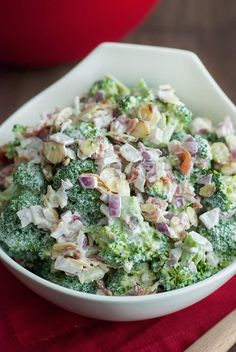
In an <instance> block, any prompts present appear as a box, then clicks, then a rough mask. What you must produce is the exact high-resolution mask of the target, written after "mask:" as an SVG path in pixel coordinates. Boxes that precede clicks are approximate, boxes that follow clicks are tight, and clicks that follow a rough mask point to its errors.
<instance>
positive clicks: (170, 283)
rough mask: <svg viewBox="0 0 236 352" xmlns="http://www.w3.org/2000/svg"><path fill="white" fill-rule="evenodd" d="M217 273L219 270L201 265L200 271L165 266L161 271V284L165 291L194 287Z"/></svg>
mask: <svg viewBox="0 0 236 352" xmlns="http://www.w3.org/2000/svg"><path fill="white" fill-rule="evenodd" d="M216 272H217V268H212V267H209V266H207V265H201V267H200V269H199V270H196V271H193V270H192V269H191V267H189V266H178V267H175V266H170V265H168V264H165V265H164V266H163V268H162V269H161V270H160V274H159V275H160V276H159V280H158V281H159V284H160V286H161V287H162V288H163V290H164V291H170V290H174V289H177V288H182V287H185V286H189V285H192V284H194V283H196V282H198V281H201V280H204V279H206V278H208V277H210V276H212V275H213V274H215V273H216Z"/></svg>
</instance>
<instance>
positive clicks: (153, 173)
mask: <svg viewBox="0 0 236 352" xmlns="http://www.w3.org/2000/svg"><path fill="white" fill-rule="evenodd" d="M146 177H147V180H148V182H150V183H152V182H155V181H156V180H157V173H156V169H155V168H152V169H151V170H149V171H148V172H147V175H146Z"/></svg>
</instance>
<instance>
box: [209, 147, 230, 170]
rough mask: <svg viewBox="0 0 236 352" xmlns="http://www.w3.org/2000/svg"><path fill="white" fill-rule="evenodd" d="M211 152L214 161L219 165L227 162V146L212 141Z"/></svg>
mask: <svg viewBox="0 0 236 352" xmlns="http://www.w3.org/2000/svg"><path fill="white" fill-rule="evenodd" d="M211 152H212V157H213V160H214V161H216V162H217V163H219V164H221V165H224V164H227V162H228V160H229V156H230V153H229V149H228V147H227V146H226V145H225V144H224V143H222V142H216V143H213V144H212V145H211Z"/></svg>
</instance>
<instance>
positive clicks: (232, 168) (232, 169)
mask: <svg viewBox="0 0 236 352" xmlns="http://www.w3.org/2000/svg"><path fill="white" fill-rule="evenodd" d="M219 169H220V171H221V172H222V173H223V174H224V175H236V162H232V163H227V164H224V165H220V167H219Z"/></svg>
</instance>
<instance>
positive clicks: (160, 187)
mask: <svg viewBox="0 0 236 352" xmlns="http://www.w3.org/2000/svg"><path fill="white" fill-rule="evenodd" d="M145 192H146V193H147V194H148V195H149V196H152V197H157V198H160V199H163V200H167V199H168V193H169V189H168V187H167V186H166V185H165V183H164V181H162V180H161V179H160V180H159V181H158V182H156V183H155V184H154V185H153V186H151V187H147V188H146V190H145Z"/></svg>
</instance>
